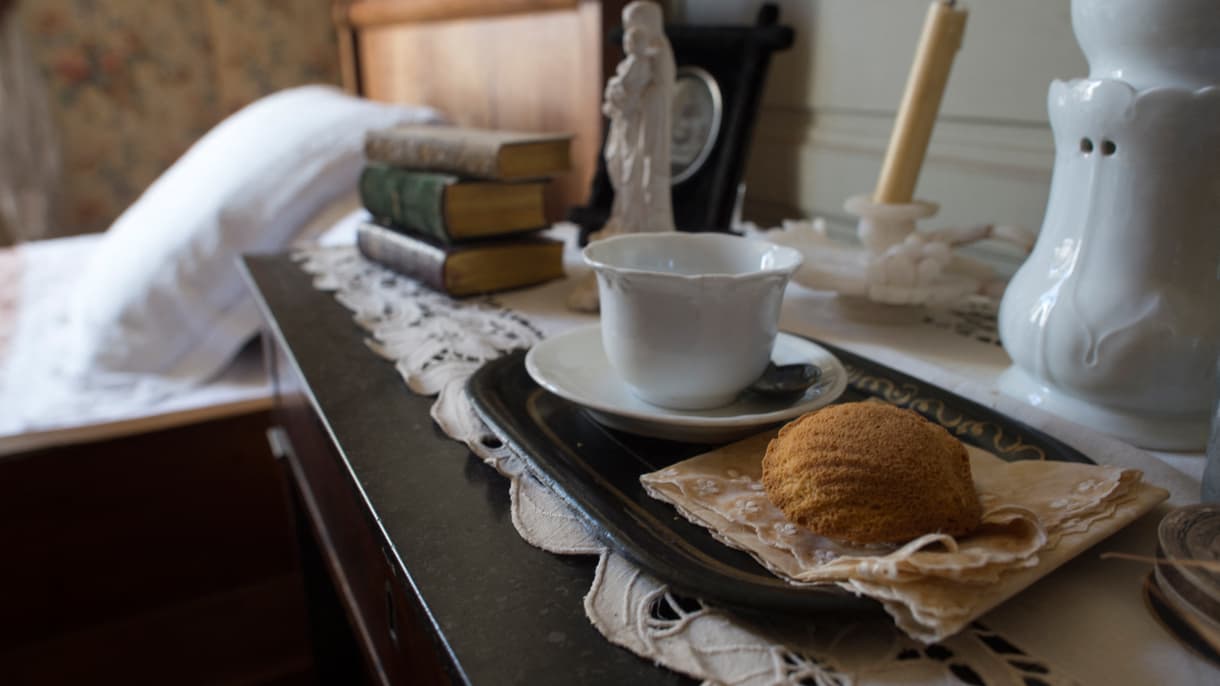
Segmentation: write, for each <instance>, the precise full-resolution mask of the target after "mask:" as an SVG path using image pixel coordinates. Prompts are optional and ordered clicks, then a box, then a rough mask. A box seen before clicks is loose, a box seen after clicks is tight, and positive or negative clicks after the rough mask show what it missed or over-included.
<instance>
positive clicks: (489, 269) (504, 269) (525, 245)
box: [356, 222, 564, 297]
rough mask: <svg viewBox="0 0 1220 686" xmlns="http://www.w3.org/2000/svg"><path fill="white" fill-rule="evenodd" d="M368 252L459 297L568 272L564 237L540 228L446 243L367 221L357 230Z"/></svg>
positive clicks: (358, 243)
mask: <svg viewBox="0 0 1220 686" xmlns="http://www.w3.org/2000/svg"><path fill="white" fill-rule="evenodd" d="M356 246H357V247H358V248H359V250H360V253H361V254H362V255H364V256H365V257H366V258H368V259H370V260H372V261H373V262H377V263H378V264H381V265H383V266H385V267H388V268H390V269H392V270H394V271H395V272H398V273H399V274H402V275H404V276H409V277H411V278H414V279H418V280H420V281H422V282H423V283H425V284H427V285H428V286H431V287H432V288H434V289H436V290H438V291H442V292H444V293H448V294H449V295H452V296H456V297H460V296H466V295H474V294H477V293H494V292H496V291H503V290H508V289H511V288H521V287H523V286H532V285H534V284H538V283H542V282H544V281H550V280H551V279H557V278H559V277H562V276H563V275H564V273H563V242H562V241H557V240H554V239H551V238H544V237H541V236H538V235H536V234H529V235H524V236H516V237H511V238H501V239H493V240H482V241H474V242H468V243H455V244H442V243H439V242H437V241H434V240H430V239H429V238H427V237H426V236H423V235H420V234H416V233H412V232H408V231H401V230H399V229H390V228H386V227H384V226H381V225H379V224H374V223H371V222H366V223H364V224H361V225H360V226H359V227H358V228H357V230H356Z"/></svg>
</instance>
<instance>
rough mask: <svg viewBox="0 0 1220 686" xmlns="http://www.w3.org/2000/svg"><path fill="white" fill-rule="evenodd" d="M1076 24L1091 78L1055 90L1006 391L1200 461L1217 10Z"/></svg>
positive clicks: (1093, 9)
mask: <svg viewBox="0 0 1220 686" xmlns="http://www.w3.org/2000/svg"><path fill="white" fill-rule="evenodd" d="M1072 25H1073V28H1074V30H1075V32H1076V38H1077V40H1078V41H1079V43H1080V45H1081V48H1082V49H1083V50H1084V52H1085V56H1086V57H1087V58H1088V60H1089V65H1090V74H1089V77H1088V78H1085V79H1077V80H1074V81H1067V82H1064V81H1056V82H1054V83H1052V84H1051V87H1050V95H1049V102H1048V109H1049V111H1050V119H1051V127H1052V129H1053V131H1054V136H1055V167H1054V174H1053V177H1052V182H1051V192H1050V199H1049V201H1048V203H1047V209H1046V217H1045V219H1044V222H1043V225H1042V231H1041V233H1040V235H1039V237H1038V242H1037V245H1036V246H1035V248H1034V251H1033V253H1032V254H1031V255H1030V257H1029V259H1028V260H1027V261H1026V262H1025V264H1024V265H1023V266H1022V267H1021V269H1020V270H1019V271H1018V272H1017V274H1016V276H1015V277H1013V281H1012V283H1011V284H1010V285H1009V287H1008V290H1007V292H1006V293H1005V295H1004V299H1003V301H1002V303H1001V307H1000V317H999V326H1000V337H1001V339H1002V340H1003V343H1004V348H1005V350H1007V351H1008V353H1009V355H1010V356H1011V357H1012V359H1013V363H1014V367H1013V368H1012V369H1010V370H1009V371H1008V372H1007V373H1006V374H1005V376H1004V377H1003V378H1002V379H1001V388H1002V389H1003V390H1005V391H1006V392H1008V393H1010V394H1012V395H1015V396H1017V397H1020V398H1023V399H1026V400H1028V401H1029V402H1031V403H1033V404H1036V405H1041V406H1044V407H1046V408H1048V409H1050V410H1051V411H1053V412H1055V413H1057V414H1060V415H1061V416H1066V417H1068V418H1070V419H1073V420H1074V421H1077V422H1079V423H1082V424H1085V425H1089V426H1092V427H1094V428H1097V429H1100V430H1102V431H1105V432H1107V433H1110V434H1113V435H1116V436H1118V437H1120V438H1123V439H1125V440H1128V441H1130V442H1132V443H1135V444H1136V445H1139V446H1142V447H1147V448H1155V449H1163V450H1199V449H1202V447H1203V444H1204V442H1205V440H1206V436H1207V426H1208V421H1207V420H1208V417H1209V412H1208V410H1209V408H1210V404H1211V397H1212V391H1213V384H1212V373H1213V370H1214V368H1215V364H1216V359H1217V354H1220V186H1218V185H1217V180H1218V179H1220V126H1217V122H1220V3H1218V2H1216V0H1158V1H1157V2H1148V1H1147V0H1073V2H1072Z"/></svg>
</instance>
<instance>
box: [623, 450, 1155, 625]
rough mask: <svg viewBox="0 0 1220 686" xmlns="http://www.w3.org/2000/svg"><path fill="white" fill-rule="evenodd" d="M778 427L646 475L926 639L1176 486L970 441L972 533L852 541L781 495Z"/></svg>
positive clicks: (773, 557) (697, 511)
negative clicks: (795, 515)
mask: <svg viewBox="0 0 1220 686" xmlns="http://www.w3.org/2000/svg"><path fill="white" fill-rule="evenodd" d="M774 436H775V432H774V431H769V432H766V433H764V434H759V435H756V436H753V437H750V438H747V439H745V440H742V441H739V442H737V443H733V444H730V445H728V446H725V447H723V448H719V449H717V450H713V451H712V452H709V453H705V454H703V455H699V456H697V457H694V458H691V459H689V460H685V461H683V462H679V463H677V464H675V465H673V466H670V467H668V468H666V469H663V470H660V471H657V472H652V473H650V474H644V475H643V476H641V477H640V480H641V482H643V485H644V488H645V490H647V492H648V493H649V495H651V496H652V497H654V498H657V499H659V500H663V501H665V502H668V503H671V504H673V505H674V507H676V508H677V509H678V511H679V512H681V513H682V514H683V515H684V516H685V517H686V518H687V519H690V520H691V521H693V522H695V523H697V524H700V525H702V526H704V527H706V528H708V529H709V530H710V532H711V533H712V535H713V536H715V537H716V538H717V539H718V540H720V541H722V542H723V543H725V544H726V545H729V546H731V547H734V548H738V549H741V550H744V551H746V552H748V553H750V554H751V555H753V556H754V558H755V559H757V560H758V561H759V562H760V563H761V564H763V565H764V566H765V567H766V568H767V569H769V570H771V571H772V572H773V573H775V574H776V575H778V576H780V577H782V578H784V579H787V580H788V581H789V582H791V583H793V584H798V585H799V584H827V583H833V584H837V585H838V586H840V587H842V588H844V589H846V590H848V591H850V592H852V593H855V594H857V595H864V596H868V597H871V598H876V599H877V600H879V601H881V603H882V605H883V606H884V607H885V609H886V611H887V612H888V613H889V614H890V615H891V616H892V617H893V618H894V620H895V622H896V623H897V625H898V627H899V628H901V629H902V630H903V631H904V632H906V633H907V634H908V635H910V636H911V637H912V638H915V639H918V640H920V641H923V642H926V643H932V642H934V641H938V640H940V639H942V638H944V637H946V636H950V635H952V634H954V633H956V632H957V631H959V630H960V629H962V628H963V627H965V626H966V625H967V624H969V623H970V622H971V621H973V620H974V619H976V618H978V617H979V616H980V615H982V614H983V613H985V612H986V611H987V610H989V609H991V608H992V607H995V606H996V605H998V604H999V603H1000V602H1003V601H1004V600H1006V599H1007V598H1009V597H1011V596H1013V595H1015V594H1016V593H1017V592H1019V591H1020V590H1021V589H1023V588H1025V587H1026V586H1028V585H1029V584H1031V583H1033V582H1034V581H1035V580H1037V579H1038V578H1040V577H1042V576H1044V575H1046V574H1047V573H1049V572H1050V571H1052V570H1053V569H1055V568H1056V567H1058V566H1059V565H1060V564H1062V563H1063V562H1065V561H1067V560H1068V559H1071V557H1073V556H1075V555H1076V554H1078V553H1080V552H1081V551H1083V550H1085V549H1087V548H1088V547H1089V546H1091V545H1093V544H1094V543H1096V542H1098V541H1100V540H1101V539H1103V538H1105V537H1106V536H1109V535H1110V534H1112V533H1114V532H1116V531H1118V530H1119V529H1121V528H1122V527H1124V526H1126V525H1127V524H1129V523H1131V522H1132V521H1134V520H1135V519H1137V518H1139V517H1140V516H1141V515H1143V514H1144V513H1146V512H1147V511H1148V510H1150V509H1151V508H1152V507H1153V506H1155V505H1156V504H1157V503H1159V502H1161V501H1162V500H1164V499H1165V498H1167V497H1168V495H1169V494H1168V492H1167V491H1165V490H1163V489H1160V488H1156V487H1154V486H1150V485H1148V484H1145V483H1143V482H1142V480H1141V477H1142V474H1141V473H1140V471H1139V470H1135V469H1123V468H1119V467H1107V466H1099V465H1089V464H1079V463H1071V462H1057V461H1034V460H1029V461H1020V462H1005V461H1004V460H1001V459H1000V458H998V457H996V456H994V455H992V454H991V453H988V452H986V451H983V450H980V449H977V448H974V447H972V446H967V448H968V449H969V450H970V468H971V472H972V474H973V477H974V484H975V490H976V491H977V492H978V493H979V499H980V501H981V503H982V505H983V524H982V526H981V527H980V528H979V529H977V530H976V531H974V532H972V533H971V534H969V535H967V536H962V537H958V538H954V537H952V536H948V535H945V534H936V533H932V534H927V535H924V536H921V537H920V538H917V539H915V540H913V541H910V542H909V543H906V544H903V545H900V546H898V545H882V546H849V545H845V544H842V543H839V542H836V541H832V540H830V539H827V538H823V537H820V536H817V535H815V534H814V533H812V532H810V531H808V530H806V529H803V528H801V527H798V526H797V525H795V524H793V523H791V522H789V521H787V519H786V518H785V517H784V515H783V513H782V512H780V510H779V509H778V508H776V507H775V506H774V505H772V504H771V501H770V500H769V499H768V498H767V494H766V493H765V492H764V490H763V486H762V481H761V478H762V457H763V454H764V453H765V452H766V449H767V443H768V442H769V441H770V440H771V439H772V438H773V437H774Z"/></svg>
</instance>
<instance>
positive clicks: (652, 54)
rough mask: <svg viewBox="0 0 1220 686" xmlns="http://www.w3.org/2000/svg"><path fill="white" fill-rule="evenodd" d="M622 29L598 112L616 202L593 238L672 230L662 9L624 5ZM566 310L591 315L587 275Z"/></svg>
mask: <svg viewBox="0 0 1220 686" xmlns="http://www.w3.org/2000/svg"><path fill="white" fill-rule="evenodd" d="M623 29H624V33H623V51H624V53H625V54H626V56H625V57H624V58H623V61H622V62H620V63H619V65H618V68H617V69H616V70H615V73H614V76H612V77H610V80H609V81H608V82H607V83H606V92H605V102H604V104H603V105H602V112H603V113H604V114H605V115H606V116H607V117H609V118H610V130H609V132H608V133H607V135H606V149H605V155H606V171H607V172H608V175H609V176H610V185H611V186H613V187H614V202H613V204H612V205H611V207H610V218H609V219H607V220H606V224H605V225H604V226H603V227H602V229H601V230H600V231H598V232H596V233H594V234H592V235H591V236H590V237H589V240H591V241H595V240H599V239H602V238H608V237H610V236H617V235H619V234H624V233H637V232H642V231H673V230H674V216H673V206H672V198H671V188H670V170H669V145H670V135H671V134H670V109H671V106H672V100H673V89H674V78H675V74H676V72H677V68H676V66H675V65H674V55H673V50H672V48H670V45H669V39H667V38H666V37H665V30H664V25H663V22H662V15H661V8H660V6H659V5H657V4H656V3H653V2H644V1H642V0H639V1H637V2H633V3H631V4H629V5H627V6H626V7H625V8H623ZM568 306H569V307H571V308H572V309H575V310H580V311H583V312H596V311H597V309H598V302H597V282H596V280H595V279H594V278H593V275H592V274H590V275H589V276H588V277H587V278H585V279H584V280H582V281H581V282H580V283H579V284H578V285H577V287H576V289H575V290H574V291H572V293H571V294H570V295H569V296H568Z"/></svg>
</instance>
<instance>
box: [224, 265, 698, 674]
mask: <svg viewBox="0 0 1220 686" xmlns="http://www.w3.org/2000/svg"><path fill="white" fill-rule="evenodd" d="M244 264H245V269H246V273H247V277H248V281H249V284H250V286H251V288H252V289H253V291H254V292H255V294H256V297H257V299H258V301H259V303H260V307H261V308H262V311H263V315H264V318H265V322H266V327H265V330H266V333H265V336H266V341H265V342H266V346H265V348H266V349H267V350H268V351H269V353H268V354H269V356H270V359H269V364H270V365H271V367H272V370H273V373H274V376H275V379H276V384H277V394H278V401H277V406H276V409H275V410H274V421H275V424H276V427H275V428H273V429H272V432H271V435H272V439H273V440H272V442H273V444H275V446H276V450H277V452H278V453H279V454H280V455H281V456H282V457H283V460H282V463H283V464H284V465H285V467H286V469H288V470H289V471H290V475H291V479H290V481H291V484H292V490H293V494H292V498H293V501H294V502H295V505H296V507H295V510H296V514H297V522H298V532H299V540H300V546H301V556H302V562H303V568H304V574H305V586H306V589H307V592H308V594H309V611H310V629H311V633H312V637H313V640H314V649H315V660H316V666H317V670H318V673H319V675H320V676H321V678H322V680H323V681H328V682H334V683H350V682H351V676H352V674H353V673H361V674H363V675H364V676H365V678H366V679H367V681H368V682H370V683H394V684H405V683H411V684H430V683H470V684H564V685H567V684H628V683H631V684H645V683H647V684H678V683H690V682H689V680H687V679H684V678H682V677H680V676H678V675H676V674H674V673H672V672H669V671H667V670H664V669H662V668H659V667H655V666H653V665H651V664H650V663H648V662H647V661H644V660H641V659H640V658H638V657H636V656H635V655H633V654H632V653H630V652H628V651H626V650H624V649H621V648H618V647H616V646H614V645H612V644H610V643H609V642H607V641H606V640H605V639H604V638H603V637H602V636H601V635H600V634H599V633H598V632H597V630H595V629H594V628H593V627H592V625H590V623H589V621H588V620H587V619H586V617H585V614H584V608H583V597H584V595H585V593H586V591H587V590H588V588H589V585H590V583H591V581H592V579H593V572H594V564H595V558H593V557H587V556H586V557H564V556H557V555H552V554H550V553H547V552H544V551H542V550H539V549H537V548H534V547H532V546H530V545H529V544H528V543H526V542H525V541H523V540H522V539H521V538H520V536H518V534H517V532H516V530H515V529H514V528H513V524H512V522H511V519H510V514H509V499H508V481H507V480H506V479H504V478H503V477H501V476H500V475H499V474H497V473H496V472H495V471H494V470H493V469H491V468H490V467H488V466H486V465H484V464H483V463H482V462H481V461H480V460H479V459H478V458H476V457H474V456H473V455H471V454H470V453H469V451H468V450H467V449H466V448H465V446H463V445H461V444H460V443H457V442H455V441H452V440H450V439H449V438H447V437H446V436H444V435H443V434H442V433H441V432H440V430H439V429H438V428H437V427H436V426H435V425H434V424H433V423H432V420H431V418H430V417H429V414H428V410H429V407H430V405H431V403H432V399H431V398H426V397H421V396H417V395H414V394H413V393H411V392H410V391H409V390H408V389H407V388H406V385H405V383H404V382H403V380H402V379H401V377H399V375H398V373H397V372H396V371H395V369H394V367H393V365H392V364H391V363H389V362H387V361H385V360H383V359H381V358H379V357H377V356H376V355H374V354H373V353H372V352H371V351H369V349H368V348H367V347H366V346H365V345H364V343H363V341H364V333H363V332H362V331H361V330H360V328H359V327H358V326H357V325H356V324H355V323H354V322H353V321H352V318H351V315H350V313H349V312H348V311H347V310H346V309H344V308H343V307H342V306H341V305H339V304H338V303H337V302H335V300H334V298H333V297H332V296H331V295H330V294H327V293H321V292H318V291H316V290H315V289H314V288H313V287H312V286H311V279H310V277H309V276H308V275H306V274H305V273H304V272H303V271H302V270H301V269H300V268H299V267H298V266H297V265H296V264H294V263H293V262H292V261H291V260H290V259H289V258H287V257H284V256H273V257H262V256H258V257H247V258H246V259H245V263H244ZM353 670H356V671H355V672H354V671H353Z"/></svg>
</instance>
